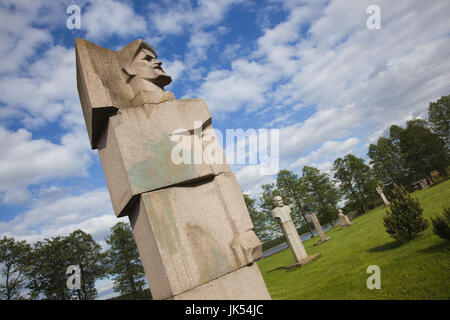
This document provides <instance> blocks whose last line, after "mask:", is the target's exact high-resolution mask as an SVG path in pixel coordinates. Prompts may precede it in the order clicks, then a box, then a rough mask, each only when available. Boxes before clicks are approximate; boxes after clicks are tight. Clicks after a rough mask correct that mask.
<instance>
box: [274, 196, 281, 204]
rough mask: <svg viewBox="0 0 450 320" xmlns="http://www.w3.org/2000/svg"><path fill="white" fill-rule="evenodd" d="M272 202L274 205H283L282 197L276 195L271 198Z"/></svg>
mask: <svg viewBox="0 0 450 320" xmlns="http://www.w3.org/2000/svg"><path fill="white" fill-rule="evenodd" d="M273 203H274V205H275V206H276V207H282V206H283V199H282V198H281V197H280V196H276V197H274V198H273Z"/></svg>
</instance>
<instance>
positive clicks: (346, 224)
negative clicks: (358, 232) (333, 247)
mask: <svg viewBox="0 0 450 320" xmlns="http://www.w3.org/2000/svg"><path fill="white" fill-rule="evenodd" d="M338 212H339V213H338V216H339V224H340V225H341V227H342V229H344V228H347V227H349V226H351V225H352V223H351V222H350V220H348V217H347V216H346V215H345V214H344V213H343V212H342V210H341V209H339V211H338Z"/></svg>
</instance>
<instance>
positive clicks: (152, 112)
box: [75, 39, 270, 300]
mask: <svg viewBox="0 0 450 320" xmlns="http://www.w3.org/2000/svg"><path fill="white" fill-rule="evenodd" d="M75 47H76V63H77V84H78V92H79V96H80V101H81V105H82V109H83V115H84V118H85V121H86V127H87V131H88V135H89V139H90V142H91V146H92V148H93V149H98V152H99V155H100V160H101V163H102V166H103V171H104V174H105V178H106V183H107V185H108V190H109V194H110V196H111V201H112V205H113V208H114V212H115V214H116V215H117V216H118V217H121V216H128V217H129V220H130V223H131V226H132V229H133V233H134V237H135V240H136V244H137V247H138V249H139V253H140V256H141V259H142V262H143V265H144V269H145V273H146V275H147V279H148V283H149V286H150V290H151V293H152V296H153V298H154V299H193V300H198V299H270V295H269V293H268V291H267V288H266V285H265V283H264V280H263V278H262V276H261V273H260V271H259V269H258V266H257V264H256V263H255V260H256V259H258V258H259V257H261V255H262V246H261V242H260V241H259V239H258V238H257V237H256V234H255V233H254V231H253V224H252V221H251V219H250V216H249V214H248V211H247V207H246V205H245V202H244V199H243V197H242V192H241V189H240V187H239V184H238V182H237V180H236V178H235V176H234V175H233V173H232V172H231V170H230V168H229V166H228V164H227V163H226V161H225V157H224V155H223V150H222V149H221V147H220V144H219V142H218V140H217V138H216V135H215V133H214V130H213V128H212V125H211V123H212V121H211V115H210V113H209V111H208V107H207V106H206V103H205V102H204V101H203V100H200V99H183V100H176V99H175V97H174V95H173V93H171V92H169V91H165V90H164V86H166V85H167V84H169V83H170V82H171V78H170V76H168V75H167V74H166V73H165V72H164V71H163V69H162V68H161V62H160V61H159V60H158V58H157V56H156V52H155V50H154V49H153V48H152V47H151V46H150V45H148V44H147V43H146V42H144V41H143V40H136V41H134V42H132V43H130V44H129V45H127V46H126V47H124V48H122V49H121V50H119V51H114V50H109V49H106V48H103V47H100V46H97V45H95V44H93V43H91V42H89V41H86V40H83V39H76V40H75ZM180 141H182V143H181V142H180ZM203 151H204V152H203ZM207 151H208V152H207Z"/></svg>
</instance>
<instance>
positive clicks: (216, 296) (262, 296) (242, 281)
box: [167, 263, 271, 300]
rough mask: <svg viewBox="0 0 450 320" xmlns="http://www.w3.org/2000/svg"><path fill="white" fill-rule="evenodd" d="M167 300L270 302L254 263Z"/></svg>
mask: <svg viewBox="0 0 450 320" xmlns="http://www.w3.org/2000/svg"><path fill="white" fill-rule="evenodd" d="M167 300H271V297H270V294H269V292H268V291H267V287H266V284H265V283H264V279H263V277H262V275H261V272H260V271H259V268H258V266H257V264H256V263H253V264H252V265H250V266H247V267H244V268H241V269H239V270H236V271H233V272H231V273H228V274H226V275H224V276H222V277H220V278H218V279H214V280H212V281H210V282H208V283H205V284H203V285H201V286H199V287H196V288H194V289H191V290H188V291H186V292H183V293H181V294H179V295H176V296H173V297H171V298H169V299H167Z"/></svg>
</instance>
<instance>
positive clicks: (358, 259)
mask: <svg viewBox="0 0 450 320" xmlns="http://www.w3.org/2000/svg"><path fill="white" fill-rule="evenodd" d="M413 196H414V197H417V198H418V199H419V201H420V203H421V205H422V207H423V209H424V213H423V214H424V218H425V219H427V220H428V222H429V224H430V226H429V227H428V228H427V229H426V230H425V231H424V232H423V233H421V234H420V235H419V236H418V237H417V238H415V239H414V240H412V241H410V242H407V243H405V244H399V243H397V242H396V241H395V240H394V239H393V238H391V237H390V236H389V235H388V234H387V233H386V231H385V229H384V226H383V216H384V214H385V211H386V209H385V208H384V207H378V208H376V209H374V210H371V211H369V212H367V213H365V214H364V215H362V216H360V217H357V218H355V219H353V220H352V223H353V225H352V226H350V227H348V228H346V229H344V230H341V228H340V226H337V227H334V228H332V229H330V230H328V231H327V232H326V234H327V236H331V237H332V239H331V240H329V241H328V242H325V243H322V244H320V245H318V246H316V247H314V246H313V243H314V242H316V241H318V237H314V238H313V239H310V240H308V241H306V242H304V246H305V248H306V251H307V252H308V255H313V254H315V253H321V256H320V257H319V258H317V259H316V260H314V261H313V262H311V263H310V264H307V265H305V266H303V267H300V268H295V269H291V270H285V269H279V267H281V266H287V265H290V264H293V263H294V262H295V261H294V258H293V256H292V254H291V251H290V249H286V250H283V251H281V252H279V253H277V254H274V255H272V256H270V257H267V258H265V259H263V260H260V261H259V262H258V265H259V268H260V270H261V273H262V275H263V277H264V280H265V282H266V285H267V288H268V289H269V292H270V294H271V296H272V299H274V300H296V299H299V300H300V299H314V300H316V299H450V281H449V280H450V242H448V241H446V240H444V239H441V238H439V237H438V236H436V235H435V234H434V233H433V230H432V224H431V219H430V217H435V216H436V215H437V214H441V213H442V207H443V206H450V180H447V181H445V182H443V183H441V184H438V185H436V186H433V187H430V188H428V189H426V190H421V191H416V192H414V193H413ZM370 265H377V266H379V267H380V270H381V289H380V290H377V289H373V290H369V289H367V286H366V281H367V278H368V277H369V276H370V274H367V273H366V270H367V267H368V266H370Z"/></svg>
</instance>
